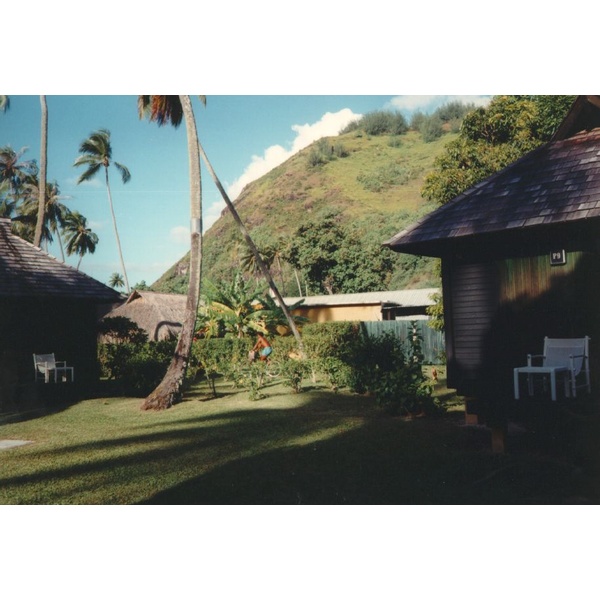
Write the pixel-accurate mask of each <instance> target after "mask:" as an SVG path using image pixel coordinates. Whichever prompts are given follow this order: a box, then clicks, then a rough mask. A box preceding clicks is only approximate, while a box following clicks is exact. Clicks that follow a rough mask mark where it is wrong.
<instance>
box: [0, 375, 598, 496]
mask: <svg viewBox="0 0 600 600" xmlns="http://www.w3.org/2000/svg"><path fill="white" fill-rule="evenodd" d="M219 389H220V392H221V394H222V395H221V396H220V397H219V398H218V399H212V400H209V399H208V396H207V395H206V394H207V388H205V387H204V386H203V385H198V386H196V387H195V388H193V389H192V390H190V393H189V394H188V395H187V397H186V400H185V401H184V402H182V403H181V404H178V405H176V406H174V407H172V408H171V409H169V410H168V411H164V412H160V413H154V412H150V413H148V412H142V411H141V410H140V409H139V407H140V404H141V400H140V399H138V398H107V399H92V400H86V401H82V402H79V403H77V404H75V405H72V406H66V407H57V409H56V411H55V412H53V413H52V414H47V415H45V416H41V417H38V418H33V419H31V420H28V421H22V422H19V423H11V424H5V425H2V426H1V430H0V438H1V439H26V440H31V441H32V443H31V444H28V445H26V446H21V447H18V448H13V449H10V450H2V451H1V454H0V458H1V462H0V503H2V504H135V503H142V504H143V503H149V504H152V503H154V504H157V503H158V504H295V503H299V504H521V503H535V504H538V503H551V504H557V503H569V502H595V501H597V500H598V498H599V497H600V495H599V494H598V492H599V490H598V488H597V486H596V485H595V483H594V482H595V481H596V479H595V477H591V474H596V472H597V464H598V461H596V460H592V461H588V462H587V463H585V464H583V465H582V464H579V463H577V460H576V455H577V451H576V450H575V449H573V448H571V449H570V450H569V451H567V452H566V453H565V452H561V453H560V455H556V453H553V452H550V451H548V448H546V447H544V446H543V445H542V446H540V445H539V444H538V445H537V446H535V445H534V446H531V445H530V444H529V445H527V444H526V443H525V442H524V440H523V436H521V438H519V440H516V439H515V440H513V442H512V448H511V447H510V444H509V452H507V453H506V454H504V455H494V454H492V453H491V451H490V441H489V433H488V431H487V430H486V429H483V428H478V427H465V426H464V425H463V423H464V418H463V414H462V411H461V410H460V406H455V409H458V410H450V411H449V412H447V413H446V414H445V415H444V416H442V417H437V418H432V417H426V418H418V419H413V420H405V419H402V418H399V417H391V416H389V415H386V414H383V413H382V412H381V411H379V410H378V409H377V407H376V406H374V403H373V400H372V399H371V398H367V397H363V396H357V395H353V394H349V393H337V394H334V393H332V392H330V391H328V390H326V389H324V388H322V387H319V386H315V387H313V388H310V389H306V390H305V391H304V392H302V393H301V394H291V393H290V392H289V390H287V389H286V388H284V387H283V386H281V385H278V384H273V385H271V386H270V387H268V388H267V389H266V393H267V398H266V399H264V400H261V401H258V402H251V401H250V400H249V399H248V395H247V393H246V392H234V391H232V390H231V389H229V388H227V387H224V386H223V387H221V388H219ZM436 393H438V394H440V395H448V392H447V390H445V389H444V388H443V385H441V384H440V385H439V386H438V390H437V392H436ZM588 424H589V422H588ZM596 435H597V429H594V428H593V431H592V430H590V431H589V437H590V439H592V438H593V436H596ZM577 439H578V440H580V436H579V434H578V436H577ZM594 439H595V438H594Z"/></svg>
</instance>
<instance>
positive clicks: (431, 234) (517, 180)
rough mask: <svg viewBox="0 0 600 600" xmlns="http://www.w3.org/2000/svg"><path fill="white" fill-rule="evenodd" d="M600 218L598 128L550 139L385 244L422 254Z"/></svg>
mask: <svg viewBox="0 0 600 600" xmlns="http://www.w3.org/2000/svg"><path fill="white" fill-rule="evenodd" d="M598 217H600V128H598V129H594V130H592V131H587V132H585V131H584V132H581V133H578V134H576V135H574V136H573V137H570V138H568V139H564V140H558V141H553V142H549V143H547V144H545V145H544V146H541V147H540V148H537V149H536V150H534V151H532V152H530V153H529V154H527V155H525V156H524V157H523V158H521V159H520V160H518V161H516V162H515V163H513V164H512V165H510V166H509V167H507V168H505V169H504V170H502V171H500V172H499V173H496V174H495V175H493V176H491V177H489V178H488V179H485V180H484V181H482V182H480V183H479V184H477V185H475V186H474V187H472V188H470V189H469V190H467V191H466V192H464V193H463V194H461V195H459V196H457V197H456V198H454V199H453V200H452V201H450V202H449V203H448V204H446V205H444V206H442V207H441V208H439V209H438V210H436V211H434V212H433V213H430V214H429V215H427V216H425V217H423V218H422V219H420V220H419V221H418V222H417V223H415V224H413V225H412V226H410V227H408V228H407V229H404V230H403V231H401V232H400V233H398V234H396V235H395V236H394V237H393V238H391V239H390V240H388V241H386V242H384V245H385V246H389V247H390V248H392V249H393V250H396V251H401V252H411V251H413V252H417V251H420V252H422V253H423V254H426V251H427V250H428V247H429V246H431V245H432V244H434V243H437V244H439V242H440V241H451V240H460V239H466V238H469V237H475V236H480V235H484V234H490V233H495V232H500V231H507V230H533V229H534V228H539V227H544V226H547V225H552V224H557V223H563V222H566V221H581V220H583V219H596V218H598Z"/></svg>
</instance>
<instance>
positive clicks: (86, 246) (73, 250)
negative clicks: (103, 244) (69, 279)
mask: <svg viewBox="0 0 600 600" xmlns="http://www.w3.org/2000/svg"><path fill="white" fill-rule="evenodd" d="M64 236H65V242H66V244H67V254H68V255H69V256H71V255H72V254H78V255H79V262H78V263H77V270H79V266H80V265H81V259H82V258H83V257H84V255H85V254H87V253H89V254H94V252H95V251H96V246H97V245H98V236H97V235H96V234H95V233H94V232H93V231H92V230H91V229H90V228H89V227H88V226H87V219H86V218H85V217H84V216H83V215H82V214H80V213H78V212H77V211H76V210H74V211H69V213H68V214H67V215H66V216H65V226H64Z"/></svg>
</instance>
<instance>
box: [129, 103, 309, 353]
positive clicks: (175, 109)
mask: <svg viewBox="0 0 600 600" xmlns="http://www.w3.org/2000/svg"><path fill="white" fill-rule="evenodd" d="M200 98H201V99H202V100H203V102H204V103H206V98H205V97H204V96H201V97H200ZM138 113H139V115H140V118H141V117H143V116H148V117H149V118H150V120H151V121H156V122H157V123H158V124H159V125H163V124H164V123H165V122H170V123H172V124H173V125H174V126H175V127H177V126H178V125H179V123H180V122H181V114H182V109H181V107H180V106H179V101H178V99H177V96H139V97H138ZM177 119H179V120H178V121H177ZM198 150H199V152H200V155H201V156H202V159H203V160H204V162H205V163H206V166H207V168H208V171H209V173H210V175H211V177H212V179H213V181H214V183H215V185H216V186H217V189H218V190H219V192H220V193H221V196H222V198H223V200H224V201H225V204H226V205H227V208H229V210H230V212H231V214H232V216H233V219H234V221H235V222H236V224H237V226H238V228H239V230H240V232H241V234H242V236H243V237H244V240H245V241H246V244H247V245H248V247H249V248H250V249H251V250H252V253H253V254H254V257H255V260H256V264H257V265H258V267H259V269H260V271H261V273H262V274H263V276H264V277H265V279H266V281H267V283H268V284H269V288H270V289H271V291H272V292H273V295H274V296H275V298H276V299H277V302H278V303H279V304H280V306H281V309H282V310H283V312H284V314H285V316H286V319H287V321H288V325H289V328H290V330H291V331H292V333H293V334H294V337H295V338H296V342H297V343H298V349H299V351H300V353H301V354H302V355H303V354H304V349H303V345H302V338H301V337H300V332H299V331H298V328H297V327H296V323H295V322H294V318H293V316H292V314H291V312H290V311H289V309H288V307H287V306H286V304H285V302H284V301H283V298H282V297H281V294H280V293H279V290H278V289H277V286H276V285H275V282H274V281H273V278H272V277H271V273H270V272H269V269H268V268H267V266H266V265H265V264H264V262H263V260H262V259H261V257H260V253H259V252H258V249H257V248H256V245H255V244H254V241H253V240H252V238H251V237H250V234H249V233H248V230H247V229H246V226H245V225H244V223H243V221H242V219H241V218H240V216H239V214H238V212H237V210H236V209H235V206H234V205H233V202H232V201H231V200H230V198H229V196H228V195H227V193H226V192H225V189H224V188H223V186H222V185H221V181H220V180H219V178H218V177H217V174H216V173H215V170H214V169H213V167H212V165H211V163H210V161H209V160H208V157H207V156H206V152H204V148H203V147H202V144H201V143H200V142H199V141H198Z"/></svg>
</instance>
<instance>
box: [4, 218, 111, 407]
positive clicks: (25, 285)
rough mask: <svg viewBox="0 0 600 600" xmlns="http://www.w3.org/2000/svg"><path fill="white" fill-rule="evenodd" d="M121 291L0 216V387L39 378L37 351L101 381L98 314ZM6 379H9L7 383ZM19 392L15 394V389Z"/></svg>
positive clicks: (81, 381)
mask: <svg viewBox="0 0 600 600" xmlns="http://www.w3.org/2000/svg"><path fill="white" fill-rule="evenodd" d="M119 300H120V295H119V294H118V293H117V292H115V291H114V290H113V289H111V288H109V287H108V286H106V285H104V284H102V283H100V282H99V281H96V280H95V279H93V278H91V277H89V276H88V275H86V274H85V273H82V272H81V271H78V270H76V269H74V268H72V267H70V266H68V265H66V264H64V263H61V262H60V261H58V260H56V259H55V258H54V257H52V256H50V255H49V254H47V253H46V252H44V251H43V250H40V249H39V248H37V247H36V246H34V245H33V244H30V243H29V242H26V241H25V240H23V239H21V238H20V237H18V236H16V235H14V234H13V233H12V232H11V221H10V219H0V389H1V388H2V386H4V398H5V399H6V397H8V392H7V389H8V386H9V383H10V385H11V389H15V386H18V385H19V384H21V383H24V382H31V381H33V380H34V368H33V354H34V353H38V354H48V353H52V352H54V353H55V355H56V357H57V359H59V360H65V361H67V362H68V363H69V365H71V366H73V367H74V368H75V373H76V377H77V381H78V386H79V387H80V388H81V389H83V388H85V386H86V385H87V384H91V383H92V382H94V381H96V379H97V376H98V368H97V350H96V338H97V325H96V324H97V314H98V309H99V306H100V305H103V304H110V303H115V302H118V301H119ZM3 382H4V383H3ZM13 395H14V393H13Z"/></svg>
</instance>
